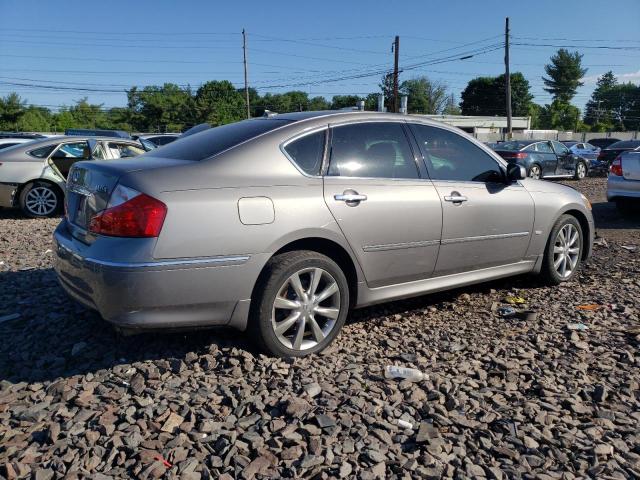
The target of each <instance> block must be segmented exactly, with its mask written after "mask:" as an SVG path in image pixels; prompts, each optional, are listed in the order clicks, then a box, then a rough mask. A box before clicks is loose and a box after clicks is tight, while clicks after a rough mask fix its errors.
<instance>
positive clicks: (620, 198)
mask: <svg viewBox="0 0 640 480" xmlns="http://www.w3.org/2000/svg"><path fill="white" fill-rule="evenodd" d="M607 200H609V201H610V202H611V201H614V202H616V206H617V207H618V209H619V210H622V211H627V210H630V209H631V208H633V204H634V203H635V204H636V205H640V151H638V150H634V151H628V152H622V153H621V154H620V155H618V156H617V157H616V158H615V160H614V161H613V162H612V163H611V167H609V177H608V178H607Z"/></svg>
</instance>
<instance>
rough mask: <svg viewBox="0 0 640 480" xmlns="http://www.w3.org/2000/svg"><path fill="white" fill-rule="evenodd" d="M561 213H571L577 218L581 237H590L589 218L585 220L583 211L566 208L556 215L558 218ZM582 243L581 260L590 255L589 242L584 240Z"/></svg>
mask: <svg viewBox="0 0 640 480" xmlns="http://www.w3.org/2000/svg"><path fill="white" fill-rule="evenodd" d="M562 215H571V216H572V217H575V219H576V220H578V223H579V224H580V228H581V229H582V236H583V239H589V238H591V234H592V233H593V232H592V231H591V225H590V223H589V220H587V216H586V215H585V214H584V213H583V212H581V211H580V210H578V209H575V208H569V209H568V210H565V211H563V212H562V213H561V214H560V215H559V216H558V218H560V216H562ZM557 221H558V219H557V218H556V220H555V221H554V223H555V222H557ZM583 243H584V248H583V249H582V260H586V259H587V258H589V256H590V255H591V242H590V241H586V242H583Z"/></svg>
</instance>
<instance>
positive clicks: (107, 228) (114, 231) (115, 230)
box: [89, 193, 167, 237]
mask: <svg viewBox="0 0 640 480" xmlns="http://www.w3.org/2000/svg"><path fill="white" fill-rule="evenodd" d="M166 215H167V206H166V205H165V204H164V203H162V202H161V201H160V200H156V199H155V198H153V197H150V196H149V195H146V194H144V193H138V194H137V195H136V196H134V197H132V198H129V199H128V200H127V201H125V202H123V203H120V204H119V205H116V206H114V207H110V208H107V209H106V210H103V211H102V212H100V213H98V214H97V215H96V216H94V217H93V218H92V219H91V223H90V225H89V231H91V232H92V233H96V234H100V235H109V236H112V237H157V236H158V235H160V230H162V224H163V223H164V218H165V216H166Z"/></svg>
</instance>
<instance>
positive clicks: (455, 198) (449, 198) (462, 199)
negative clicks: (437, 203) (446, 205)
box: [444, 192, 467, 203]
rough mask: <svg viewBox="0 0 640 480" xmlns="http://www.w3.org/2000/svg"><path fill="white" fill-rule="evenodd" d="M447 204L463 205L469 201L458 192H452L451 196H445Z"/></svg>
mask: <svg viewBox="0 0 640 480" xmlns="http://www.w3.org/2000/svg"><path fill="white" fill-rule="evenodd" d="M444 201H445V202H453V203H462V202H466V201H467V197H465V196H464V195H460V194H459V193H458V192H451V195H445V197H444Z"/></svg>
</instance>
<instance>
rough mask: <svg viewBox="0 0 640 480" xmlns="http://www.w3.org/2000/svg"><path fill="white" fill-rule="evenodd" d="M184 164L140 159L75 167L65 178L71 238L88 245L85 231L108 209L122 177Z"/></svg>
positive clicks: (87, 236)
mask: <svg viewBox="0 0 640 480" xmlns="http://www.w3.org/2000/svg"><path fill="white" fill-rule="evenodd" d="M184 163H185V161H184V160H173V159H166V158H154V157H146V158H145V157H142V156H140V157H135V158H131V159H121V160H100V161H85V162H78V163H76V164H74V165H73V167H72V168H71V170H70V171H69V176H68V178H67V192H66V197H65V212H66V218H67V221H68V224H69V229H70V230H71V234H72V235H73V236H74V237H75V238H77V239H78V240H81V241H83V242H85V243H91V241H92V240H93V238H92V236H91V234H90V233H89V231H88V230H89V225H90V223H91V218H92V217H93V216H95V215H96V214H97V213H99V212H101V211H102V210H104V209H105V208H107V205H108V203H109V198H110V197H111V193H112V192H113V190H114V189H115V188H116V185H117V184H118V180H119V179H120V178H121V177H122V176H123V175H124V174H126V173H129V172H135V171H140V170H149V169H156V168H164V167H171V166H175V165H182V164H184ZM188 163H190V162H188Z"/></svg>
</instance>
